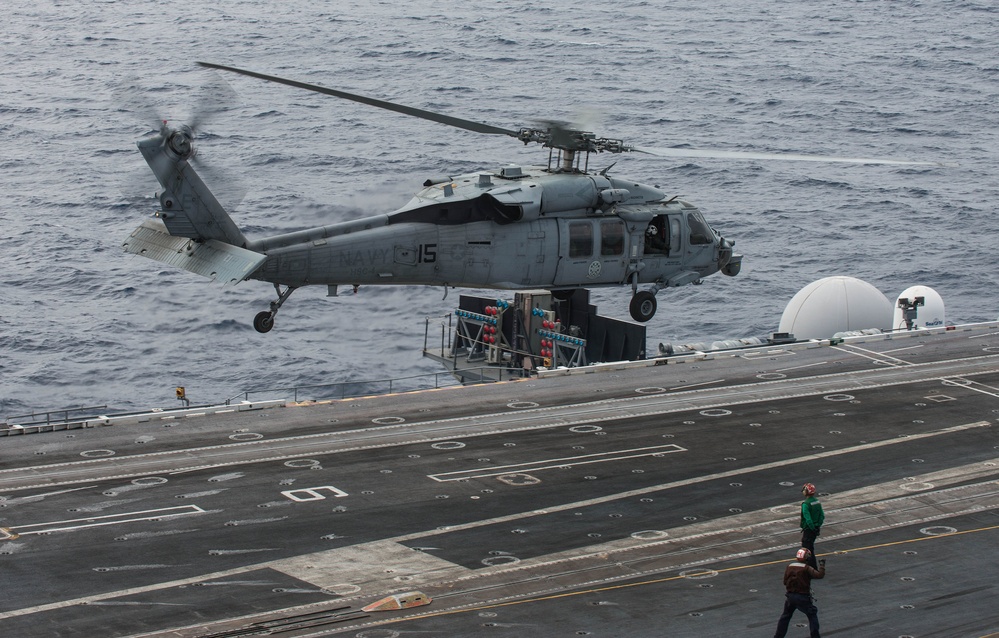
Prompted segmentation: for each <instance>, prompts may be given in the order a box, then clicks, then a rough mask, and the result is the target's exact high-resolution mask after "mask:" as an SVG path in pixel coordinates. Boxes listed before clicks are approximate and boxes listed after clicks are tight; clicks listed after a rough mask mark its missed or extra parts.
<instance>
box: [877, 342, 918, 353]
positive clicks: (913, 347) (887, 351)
mask: <svg viewBox="0 0 999 638" xmlns="http://www.w3.org/2000/svg"><path fill="white" fill-rule="evenodd" d="M925 347H926V346H925V345H923V344H919V345H917V346H906V347H904V348H895V349H894V350H882V351H881V353H882V354H888V353H889V352H901V351H903V350H915V349H916V348H925Z"/></svg>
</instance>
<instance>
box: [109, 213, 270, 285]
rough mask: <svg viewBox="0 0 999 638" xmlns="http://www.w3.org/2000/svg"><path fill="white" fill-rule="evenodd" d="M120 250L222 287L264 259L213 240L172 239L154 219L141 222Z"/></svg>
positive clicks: (236, 279)
mask: <svg viewBox="0 0 999 638" xmlns="http://www.w3.org/2000/svg"><path fill="white" fill-rule="evenodd" d="M122 247H123V248H124V249H125V252H128V253H132V254H133V255H142V256H143V257H148V258H150V259H154V260H156V261H160V262H163V263H165V264H170V265H171V266H177V267H178V268H183V269H184V270H189V271H191V272H193V273H195V274H198V275H201V276H203V277H208V278H210V279H212V280H214V281H219V282H222V284H229V283H239V282H240V281H243V280H244V279H246V278H247V277H248V276H249V275H250V274H252V273H253V271H255V270H256V269H257V267H258V266H260V264H261V263H263V261H264V259H266V258H267V257H266V255H261V254H260V253H255V252H253V251H252V250H246V249H245V248H239V247H237V246H233V245H231V244H226V243H223V242H220V241H217V240H215V239H208V240H205V241H195V240H193V239H188V238H187V237H176V236H174V235H171V234H170V233H168V232H167V230H166V227H165V226H164V225H163V222H161V221H160V220H158V219H150V220H146V221H145V222H143V224H142V225H141V226H139V227H138V228H136V229H135V230H134V231H132V234H131V235H130V236H129V238H128V239H127V240H125V243H124V244H123V245H122Z"/></svg>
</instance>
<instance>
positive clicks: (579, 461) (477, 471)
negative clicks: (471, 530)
mask: <svg viewBox="0 0 999 638" xmlns="http://www.w3.org/2000/svg"><path fill="white" fill-rule="evenodd" d="M686 451H687V450H686V448H682V447H680V446H679V445H676V444H673V443H671V444H669V445H655V446H652V447H640V448H634V449H631V450H618V451H614V452H598V453H596V454H584V455H581V456H567V457H564V458H560V459H543V460H540V461H528V462H526V463H515V464H512V465H496V466H493V467H481V468H474V469H470V470H456V471H454V472H443V473H441V474H428V475H427V478H431V479H433V480H435V481H437V482H438V483H445V482H447V481H457V480H460V479H463V478H488V477H490V476H500V475H502V474H513V473H516V472H537V471H539V470H555V469H558V468H561V467H568V466H576V465H588V464H590V463H606V462H607V461H619V460H623V459H635V458H639V457H642V456H655V455H657V454H672V453H673V452H686ZM636 452H638V454H635V453H636ZM546 463H547V464H548V465H545V464H546ZM444 477H446V478H444Z"/></svg>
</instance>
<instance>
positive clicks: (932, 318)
mask: <svg viewBox="0 0 999 638" xmlns="http://www.w3.org/2000/svg"><path fill="white" fill-rule="evenodd" d="M916 297H922V298H923V305H922V306H920V307H918V308H916V319H915V321H913V322H912V325H913V327H914V328H939V327H942V326H944V325H945V324H944V319H945V317H944V302H943V299H942V298H941V297H940V295H939V294H938V293H937V291H936V290H933V289H932V288H930V287H929V286H909V287H908V288H906V289H905V290H903V291H902V294H900V295H899V296H898V297H897V298H896V299H895V316H894V318H893V319H892V322H891V326H892V328H894V329H895V330H905V329H906V325H905V314H904V313H903V312H902V309H901V308H899V307H898V300H899V299H908V300H909V301H910V302H911V301H913V300H914V299H915V298H916Z"/></svg>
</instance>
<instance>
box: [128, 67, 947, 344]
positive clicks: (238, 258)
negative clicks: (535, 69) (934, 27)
mask: <svg viewBox="0 0 999 638" xmlns="http://www.w3.org/2000/svg"><path fill="white" fill-rule="evenodd" d="M198 65H200V66H202V67H205V68H209V69H215V70H220V71H226V72H231V73H237V74H241V75H244V76H249V77H252V78H256V79H260V80H265V81H268V82H275V83H279V84H284V85H287V86H290V87H295V88H298V89H304V90H307V91H313V92H317V93H321V94H325V95H329V96H332V97H337V98H341V99H346V100H351V101H354V102H359V103H361V104H365V105H368V106H372V107H377V108H381V109H386V110H390V111H394V112H396V113H401V114H403V115H408V116H412V117H416V118H421V119H424V120H429V121H432V122H437V123H440V124H445V125H448V126H452V127H456V128H459V129H464V130H468V131H472V132H476V133H483V134H488V135H505V136H508V137H512V138H514V139H516V140H519V141H520V142H523V143H524V144H525V145H526V144H531V143H537V144H540V145H541V146H542V147H543V148H547V149H549V153H548V162H547V164H546V165H544V166H540V165H539V166H521V165H508V166H502V167H499V168H496V169H489V170H481V171H477V172H475V173H469V174H462V175H440V176H436V177H431V178H429V179H427V180H426V181H425V182H424V183H423V188H422V190H420V191H418V192H417V193H416V194H415V195H414V196H413V197H412V199H411V200H410V201H409V202H408V203H406V204H405V205H404V206H402V207H401V208H398V209H396V210H394V211H392V212H388V213H382V214H378V215H373V216H370V217H364V218H361V219H355V220H350V221H344V222H340V223H336V224H331V225H326V226H321V227H317V228H310V229H306V230H300V231H297V232H291V233H287V234H282V235H277V236H273V237H264V238H259V239H249V238H247V237H246V236H245V235H244V234H243V232H242V231H241V230H240V229H239V227H238V226H237V225H236V223H235V222H234V221H233V219H232V218H231V217H230V215H229V213H228V212H227V211H226V209H225V208H224V207H223V205H222V204H221V203H219V200H218V199H217V198H216V196H215V195H214V194H213V193H212V191H211V190H210V189H209V187H208V185H206V184H205V182H204V181H202V179H201V177H200V176H199V175H198V173H197V172H196V171H195V169H194V168H193V166H192V164H191V161H190V160H192V158H193V157H194V155H195V138H196V131H195V128H194V127H192V126H189V125H180V126H176V127H171V126H169V125H168V124H167V123H166V122H165V121H164V122H163V124H162V126H161V127H160V130H159V131H158V133H156V134H154V135H152V136H151V137H147V138H144V139H142V140H139V141H138V142H137V146H138V148H139V151H140V153H141V154H142V156H143V158H144V159H145V160H146V163H147V164H148V165H149V167H150V169H151V170H152V172H153V173H154V175H155V176H156V178H157V180H158V181H159V183H160V185H161V186H162V188H163V191H162V192H161V193H159V195H158V198H159V204H160V209H159V211H157V212H156V213H155V215H154V217H153V218H151V219H148V220H146V221H145V222H144V223H143V224H142V225H141V226H139V227H138V228H137V229H136V230H135V231H133V232H132V233H131V235H130V236H129V238H128V239H127V240H126V241H125V242H124V244H123V248H124V250H125V251H126V252H128V253H132V254H137V255H143V256H145V257H148V258H151V259H154V260H157V261H160V262H163V263H167V264H171V265H173V266H176V267H179V268H183V269H185V270H188V271H191V272H193V273H196V274H199V275H202V276H206V277H209V278H211V279H213V280H215V281H220V282H223V283H238V282H240V281H245V280H251V279H253V280H260V281H265V282H269V283H271V284H273V286H274V289H275V292H276V294H277V299H276V300H275V301H272V302H271V303H270V307H269V309H268V310H265V311H262V312H260V313H258V314H257V315H256V316H255V317H254V319H253V327H254V328H255V329H256V330H257V331H258V332H261V333H266V332H269V331H270V330H271V329H272V328H273V327H274V322H275V317H276V315H277V313H278V311H279V310H280V308H281V307H282V306H283V305H284V303H285V302H286V301H287V300H288V298H289V296H290V295H291V294H292V293H293V292H294V291H295V290H297V289H298V288H301V287H302V286H309V285H326V286H327V287H328V296H337V292H338V288H339V287H340V286H352V288H353V290H354V291H355V292H356V291H357V290H358V288H359V287H360V286H369V285H386V284H387V285H431V286H443V287H444V289H445V295H446V291H447V289H448V288H455V287H460V288H479V289H496V290H529V289H546V290H549V291H551V293H552V295H553V296H554V297H555V298H556V299H567V298H569V297H571V295H572V294H573V293H574V291H575V290H577V289H579V288H583V287H586V288H590V287H600V286H621V285H626V286H627V285H630V286H631V291H632V296H631V302H630V305H629V311H630V314H631V317H632V318H633V319H634V320H635V321H638V322H647V321H649V320H650V319H651V318H652V317H653V316H654V315H655V313H656V310H657V302H656V294H657V293H658V292H659V291H661V290H664V289H667V288H676V287H680V286H684V285H688V284H700V283H701V282H702V281H703V280H704V279H705V278H706V277H708V276H710V275H713V274H715V273H718V272H720V273H722V274H724V275H727V276H730V277H734V276H736V275H738V274H739V272H740V270H741V268H742V259H743V257H742V255H740V254H737V253H736V252H735V251H734V245H735V243H734V242H733V241H731V240H729V239H726V238H724V237H723V236H722V235H721V234H720V233H718V232H717V231H716V230H715V229H714V228H712V227H711V226H710V225H709V224H708V223H707V221H706V220H705V219H704V217H703V215H702V214H701V212H700V211H699V210H698V209H697V208H696V207H695V206H693V205H692V204H690V203H688V202H686V201H683V200H681V199H679V197H678V196H673V197H669V196H668V195H667V193H665V192H664V191H662V190H660V189H659V188H657V187H654V186H648V185H644V184H639V183H636V182H634V181H632V180H628V179H625V178H621V177H617V176H614V175H611V174H610V169H611V168H612V167H613V164H611V165H610V166H608V167H606V168H604V169H603V170H600V171H597V172H591V171H590V169H589V163H590V156H591V155H593V154H597V153H612V154H616V153H624V152H638V153H644V154H649V155H655V156H660V157H721V158H732V159H781V160H801V161H834V162H853V163H873V164H900V165H917V166H927V165H936V163H934V162H913V161H907V160H884V159H859V158H839V157H826V156H818V155H788V154H772V153H746V152H731V151H702V150H695V149H687V148H652V147H637V146H630V145H627V144H625V143H624V142H623V141H622V140H618V139H610V138H602V137H597V136H596V135H595V134H594V133H592V132H589V131H584V130H581V129H577V128H572V127H571V126H569V125H565V124H562V123H558V122H547V123H545V124H544V125H543V127H522V128H517V129H507V128H501V127H497V126H492V125H489V124H485V123H481V122H475V121H471V120H465V119H461V118H457V117H453V116H450V115H445V114H442V113H436V112H433V111H427V110H423V109H418V108H414V107H410V106H405V105H401V104H396V103H393V102H387V101H384V100H379V99H376V98H372V97H367V96H363V95H357V94H353V93H348V92H345V91H340V90H337V89H331V88H327V87H324V86H320V85H316V84H307V83H304V82H298V81H295V80H291V79H287V78H282V77H277V76H273V75H267V74H263V73H258V72H254V71H249V70H246V69H241V68H236V67H232V66H226V65H221V64H215V63H209V62H198ZM640 287H641V289H640Z"/></svg>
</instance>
